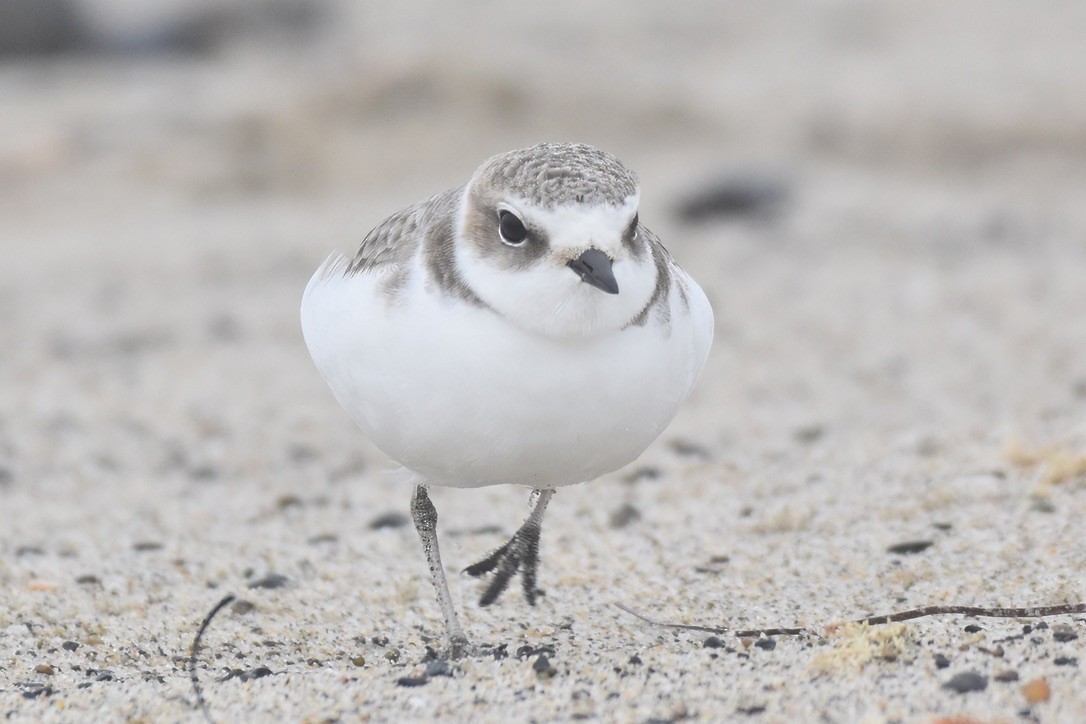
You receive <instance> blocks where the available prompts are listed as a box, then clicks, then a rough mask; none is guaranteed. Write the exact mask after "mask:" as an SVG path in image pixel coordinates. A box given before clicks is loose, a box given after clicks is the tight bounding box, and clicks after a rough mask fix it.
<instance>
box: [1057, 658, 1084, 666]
mask: <svg viewBox="0 0 1086 724" xmlns="http://www.w3.org/2000/svg"><path fill="white" fill-rule="evenodd" d="M1052 663H1054V664H1055V665H1056V666H1078V659H1077V658H1075V657H1074V656H1057V657H1056V658H1054V659H1052Z"/></svg>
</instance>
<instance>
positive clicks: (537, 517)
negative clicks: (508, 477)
mask: <svg viewBox="0 0 1086 724" xmlns="http://www.w3.org/2000/svg"><path fill="white" fill-rule="evenodd" d="M553 496H554V490H553V489H549V490H533V491H532V497H533V498H535V505H534V506H532V512H531V514H530V515H529V516H528V519H527V520H526V521H524V524H523V525H522V526H520V528H519V529H518V530H517V532H516V533H514V534H513V537H512V538H510V539H509V540H508V542H506V543H505V545H503V546H502V547H501V548H499V549H498V550H496V551H494V552H493V553H491V554H490V555H489V556H487V557H486V558H484V559H483V560H481V561H479V562H478V563H476V564H474V565H471V566H468V567H467V568H465V569H464V573H467V574H468V575H469V576H482V575H486V574H487V573H490V572H491V571H495V573H494V579H493V580H492V581H491V582H490V585H489V586H487V587H486V590H485V591H483V596H482V598H480V599H479V605H480V606H489V605H490V604H492V603H494V602H495V601H497V600H498V597H499V596H501V595H502V593H504V592H505V589H506V588H508V587H509V581H511V580H512V579H513V576H514V575H516V573H517V571H520V575H521V582H522V583H523V584H524V597H525V598H526V599H527V600H528V604H529V605H531V606H534V605H535V599H536V596H537V595H538V594H539V589H537V588H536V587H535V581H536V573H537V571H538V569H539V536H540V533H542V531H543V513H545V512H546V510H547V504H548V503H550V502H551V498H552V497H553Z"/></svg>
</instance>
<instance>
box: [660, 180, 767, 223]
mask: <svg viewBox="0 0 1086 724" xmlns="http://www.w3.org/2000/svg"><path fill="white" fill-rule="evenodd" d="M788 192H789V188H788V183H787V182H786V181H784V180H783V179H780V178H778V177H776V176H775V175H772V174H768V173H765V172H764V171H757V172H749V171H738V172H736V171H732V172H728V173H726V174H723V175H721V176H719V177H717V178H715V179H710V180H707V181H704V182H702V184H701V185H700V187H699V188H698V189H696V190H694V191H691V192H689V193H688V194H687V195H686V196H685V197H684V198H682V199H681V200H680V201H679V202H678V203H677V204H676V206H675V215H676V216H677V217H678V218H679V220H680V221H682V222H684V223H687V224H695V223H699V222H703V221H708V220H714V219H729V218H737V217H742V218H758V219H768V218H773V217H774V216H777V215H778V214H779V213H780V211H781V209H782V207H783V206H784V202H785V201H786V200H787V199H788Z"/></svg>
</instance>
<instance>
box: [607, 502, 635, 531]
mask: <svg viewBox="0 0 1086 724" xmlns="http://www.w3.org/2000/svg"><path fill="white" fill-rule="evenodd" d="M639 520H641V511H640V510H638V509H637V508H636V507H634V506H633V505H631V504H630V503H623V504H622V505H620V506H618V507H617V508H615V509H614V510H613V511H611V520H610V524H611V527H612V528H616V529H619V528H625V527H626V526H628V525H630V524H631V523H636V522H637V521H639Z"/></svg>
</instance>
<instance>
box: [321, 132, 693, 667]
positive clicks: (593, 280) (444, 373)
mask: <svg viewBox="0 0 1086 724" xmlns="http://www.w3.org/2000/svg"><path fill="white" fill-rule="evenodd" d="M639 194H640V191H639V186H638V182H637V177H636V176H635V175H634V174H633V173H632V172H631V171H630V170H629V169H627V168H626V167H625V166H623V165H622V163H620V162H619V161H618V160H617V159H616V158H615V157H613V156H611V155H610V154H607V153H604V152H603V151H600V150H598V149H596V148H593V147H591V146H586V145H581V144H570V143H547V144H541V145H538V146H533V147H532V148H527V149H523V150H519V151H512V152H509V153H503V154H501V155H498V156H494V157H493V158H491V159H489V160H487V161H486V162H485V163H483V165H482V166H480V167H479V168H478V169H477V170H476V171H475V173H474V174H473V175H472V177H471V179H470V180H469V181H468V182H467V183H466V184H465V185H463V186H461V187H459V188H456V189H453V190H451V191H446V192H445V193H441V194H438V195H436V196H433V197H431V198H430V199H428V200H426V201H422V202H420V203H418V204H415V205H414V206H410V207H408V208H406V209H404V210H403V211H400V212H399V213H397V214H394V215H393V216H391V217H389V218H388V219H387V220H385V221H384V222H383V223H382V224H381V225H380V226H378V227H377V228H376V229H374V230H373V231H371V232H370V233H369V235H368V236H367V237H366V238H365V239H364V240H363V241H362V245H361V247H360V248H359V249H358V252H357V253H356V254H355V255H354V257H352V258H347V257H345V256H343V255H341V254H334V255H332V256H331V257H329V258H328V260H327V261H325V262H324V264H323V265H322V266H321V267H320V268H319V269H318V270H317V272H316V274H314V275H313V278H312V279H311V280H310V282H309V285H308V286H307V287H306V290H305V294H304V296H303V298H302V330H303V333H304V335H305V341H306V344H307V345H308V347H309V351H310V353H311V354H312V356H313V361H314V362H316V365H317V368H318V369H319V370H320V372H321V374H322V375H323V376H324V379H325V380H326V381H327V382H328V385H329V386H330V387H331V388H332V392H333V393H334V394H335V396H336V399H337V400H339V402H340V404H341V405H343V407H344V408H345V409H346V410H347V412H348V413H349V414H350V415H351V417H352V418H354V420H355V422H357V423H358V425H359V426H360V427H361V428H362V430H363V431H364V432H365V433H366V435H367V436H368V437H369V438H370V439H371V440H372V441H373V442H374V443H375V444H376V445H377V447H379V448H380V449H381V450H382V451H384V452H385V453H386V454H387V455H388V456H389V457H391V458H392V459H393V460H395V461H396V462H398V463H400V464H401V465H403V466H404V468H406V469H407V470H408V471H410V473H411V474H412V477H413V480H414V483H415V492H414V496H413V498H412V500H411V513H412V516H413V518H414V521H415V526H416V528H417V529H418V533H419V537H420V538H421V539H422V545H423V549H424V552H425V554H426V559H427V562H428V563H429V566H430V573H431V578H432V580H433V584H434V588H435V589H436V591H437V597H438V602H439V604H440V605H441V609H442V613H443V614H444V617H445V626H446V635H447V636H448V639H449V644H450V646H451V648H452V649H453V652H454V653H455V652H457V651H461V650H463V649H465V648H466V646H467V638H466V637H465V635H464V631H463V629H462V628H461V626H460V622H459V620H458V618H457V615H456V609H455V608H454V606H453V603H452V598H451V597H450V595H449V588H448V584H447V583H446V580H445V572H444V569H443V568H442V565H441V556H440V553H439V551H438V543H437V534H436V528H437V511H436V510H435V509H434V506H433V504H432V503H431V502H430V499H429V497H428V495H427V486H428V485H447V486H452V487H459V488H472V487H479V486H483V485H498V484H501V483H514V484H518V485H525V486H528V487H530V488H532V489H533V493H532V495H533V498H534V507H533V508H532V512H531V514H530V515H529V517H528V519H527V520H526V521H525V522H524V524H523V525H522V526H521V527H520V529H518V530H517V532H516V533H515V534H514V535H513V537H512V538H511V539H510V540H509V541H508V542H507V543H506V544H505V545H503V546H501V547H500V548H498V549H497V550H496V551H494V553H493V554H491V555H490V556H488V557H487V558H485V559H483V560H482V561H480V562H478V563H476V564H475V565H473V566H469V567H468V568H467V569H466V571H465V572H467V573H468V574H470V575H472V576H482V575H486V574H489V573H493V579H492V580H491V582H490V583H489V585H488V587H487V588H486V589H485V591H484V593H483V595H482V599H481V601H480V603H481V605H484V606H485V605H487V604H489V603H492V602H493V601H495V600H496V599H497V598H498V596H500V595H501V593H502V592H503V591H504V590H505V589H506V587H507V586H508V585H509V582H510V580H511V579H512V578H513V576H514V575H516V574H517V572H518V571H519V572H520V574H521V577H522V582H523V588H524V595H525V597H526V598H527V600H528V602H529V603H530V604H531V603H534V602H535V598H536V595H537V592H538V591H537V589H536V569H537V566H538V556H539V537H540V530H541V524H542V520H543V513H544V511H545V509H546V507H547V503H548V502H549V501H550V499H551V496H552V495H553V494H554V489H555V488H557V487H559V486H563V485H573V484H575V483H582V482H586V481H590V480H592V479H594V478H596V477H598V476H600V475H603V474H604V473H609V472H611V471H613V470H616V469H618V468H620V467H622V466H623V465H625V464H627V463H629V462H631V461H632V460H633V459H634V458H636V457H637V456H638V455H640V454H641V452H642V451H644V449H645V448H646V447H647V446H648V445H649V443H651V442H652V441H653V440H654V439H655V438H656V437H657V436H658V435H659V434H660V433H661V432H662V431H663V429H664V427H665V426H666V425H667V424H668V423H669V422H670V421H671V419H672V417H674V415H675V413H676V411H677V410H678V408H679V405H680V403H681V402H682V401H683V399H684V398H685V397H686V395H687V393H688V392H690V388H691V387H692V386H693V384H694V381H695V379H696V378H697V376H698V374H699V373H700V371H701V368H702V366H703V365H704V363H705V358H706V356H707V355H708V353H709V346H710V344H711V343H712V339H713V312H712V309H711V308H710V306H709V301H708V300H707V299H706V297H705V294H704V292H702V290H701V288H700V287H698V285H697V284H696V283H695V282H694V281H693V280H692V279H691V278H690V277H689V276H688V275H687V274H686V272H684V271H683V270H682V269H680V268H679V266H678V265H677V264H676V263H675V262H674V260H673V259H672V258H671V255H670V254H668V252H667V250H666V249H665V248H664V247H663V245H662V244H661V243H660V240H659V239H658V238H657V237H656V236H655V235H654V234H653V233H652V232H650V231H649V230H648V229H646V228H645V227H644V226H642V225H641V223H640V221H639V219H638V215H637V207H638V200H639Z"/></svg>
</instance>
